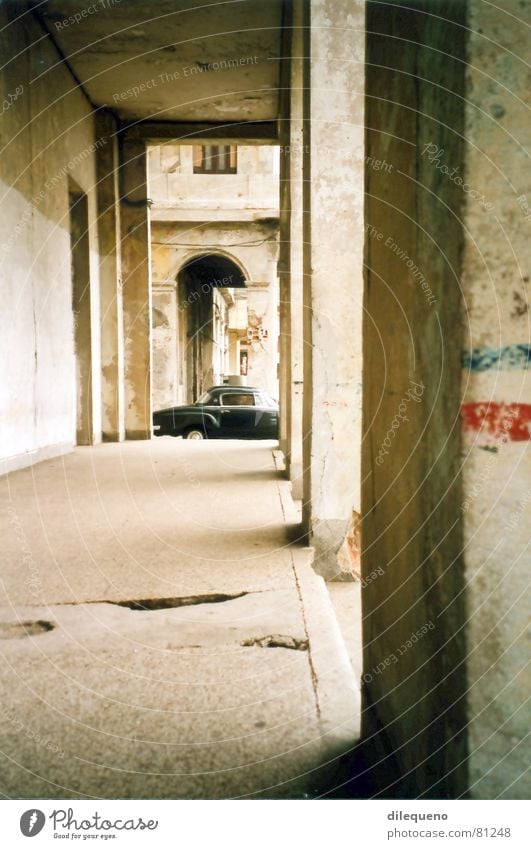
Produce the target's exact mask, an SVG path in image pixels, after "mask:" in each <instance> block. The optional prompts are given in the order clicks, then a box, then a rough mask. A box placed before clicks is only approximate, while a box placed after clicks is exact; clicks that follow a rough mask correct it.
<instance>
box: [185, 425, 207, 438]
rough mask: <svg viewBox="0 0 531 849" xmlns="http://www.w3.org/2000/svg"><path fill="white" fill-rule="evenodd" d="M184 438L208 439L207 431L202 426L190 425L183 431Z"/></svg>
mask: <svg viewBox="0 0 531 849" xmlns="http://www.w3.org/2000/svg"><path fill="white" fill-rule="evenodd" d="M183 438H184V439H206V433H205V431H204V430H203V429H202V428H200V427H189V428H188V430H185V432H184V433H183Z"/></svg>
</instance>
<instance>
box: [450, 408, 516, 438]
mask: <svg viewBox="0 0 531 849" xmlns="http://www.w3.org/2000/svg"><path fill="white" fill-rule="evenodd" d="M461 416H462V419H463V429H464V430H465V431H466V432H471V431H472V432H475V433H477V434H478V435H479V436H480V437H481V436H484V437H490V438H491V439H492V438H494V439H495V440H499V439H510V440H511V441H512V442H523V441H524V440H529V439H531V404H498V403H497V402H495V401H480V402H479V403H469V404H463V405H462V407H461Z"/></svg>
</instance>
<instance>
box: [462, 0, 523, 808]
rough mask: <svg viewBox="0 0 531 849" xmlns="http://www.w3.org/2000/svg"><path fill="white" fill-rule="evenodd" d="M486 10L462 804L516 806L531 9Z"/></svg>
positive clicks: (471, 225) (472, 215) (474, 16)
mask: <svg viewBox="0 0 531 849" xmlns="http://www.w3.org/2000/svg"><path fill="white" fill-rule="evenodd" d="M498 6H499V4H497V5H496V6H492V5H490V4H486V3H482V2H479V0H472V2H471V3H470V13H469V25H470V40H469V45H468V61H469V67H468V71H467V78H466V137H467V155H466V179H467V184H468V186H469V191H468V192H467V193H466V198H465V203H466V205H465V211H464V216H465V253H464V269H463V293H464V311H463V330H464V352H463V357H464V363H463V365H464V371H463V401H464V410H463V414H464V415H463V418H464V428H465V439H464V445H463V449H464V454H463V463H464V475H463V478H464V492H463V502H462V507H461V510H462V513H463V518H464V528H465V575H466V580H467V586H468V609H467V613H468V617H469V620H468V630H467V638H468V652H469V658H468V685H469V687H470V695H469V702H468V722H469V731H470V780H471V794H472V795H473V796H475V797H478V798H497V797H501V798H509V799H514V798H522V799H524V798H529V793H530V790H531V788H530V785H529V783H528V781H527V780H526V776H525V772H526V770H527V762H528V753H527V752H526V748H527V745H526V744H525V743H524V742H523V741H524V739H525V737H526V735H527V733H528V726H529V721H528V716H526V708H525V705H526V701H527V698H528V693H529V683H528V681H526V680H525V668H526V664H527V657H528V651H527V647H526V645H525V631H526V627H527V619H528V612H527V608H528V605H527V604H526V601H525V598H526V597H525V592H526V586H527V583H528V580H529V549H528V548H527V547H528V545H529V528H530V526H531V452H530V451H529V439H530V437H531V405H530V404H529V401H530V390H531V382H530V378H529V372H528V364H529V351H530V347H529V343H530V341H531V340H530V323H529V275H530V264H531V171H530V169H529V159H528V157H529V153H528V151H529V148H530V146H531V126H530V123H529V73H528V66H527V65H526V64H525V63H526V62H528V61H529V59H528V57H529V38H528V35H527V33H526V26H525V25H524V23H523V22H524V21H525V22H527V24H528V23H529V20H530V14H531V3H529V2H526V3H511V4H509V6H507V4H505V5H503V4H502V8H501V9H499V8H497V7H498ZM504 9H505V10H507V11H509V12H511V14H507V13H506V11H504ZM526 151H527V152H526ZM445 159H446V156H445ZM482 422H483V423H482ZM526 549H527V550H526Z"/></svg>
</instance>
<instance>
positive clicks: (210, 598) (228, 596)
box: [89, 592, 249, 610]
mask: <svg viewBox="0 0 531 849" xmlns="http://www.w3.org/2000/svg"><path fill="white" fill-rule="evenodd" d="M246 595H249V593H248V592H241V593H206V594H205V595H188V596H177V597H174V598H144V599H134V600H132V601H103V602H102V601H100V602H98V601H92V602H89V603H90V604H114V605H116V606H117V607H128V608H129V610H170V609H171V608H175V607H188V606H190V605H192V604H220V603H221V602H224V601H233V599H235V598H242V597H243V596H246Z"/></svg>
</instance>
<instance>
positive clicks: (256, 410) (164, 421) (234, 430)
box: [153, 385, 278, 439]
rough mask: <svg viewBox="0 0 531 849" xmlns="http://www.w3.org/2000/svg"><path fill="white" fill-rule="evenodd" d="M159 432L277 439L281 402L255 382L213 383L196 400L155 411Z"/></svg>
mask: <svg viewBox="0 0 531 849" xmlns="http://www.w3.org/2000/svg"><path fill="white" fill-rule="evenodd" d="M153 433H154V435H155V436H182V437H183V439H277V438H278V404H277V402H276V401H274V400H273V399H272V398H271V397H270V396H269V395H268V393H267V392H265V391H264V390H263V389H257V388H256V387H254V386H227V385H225V386H213V387H212V388H211V389H209V390H208V391H207V392H205V393H204V395H202V396H201V398H199V400H198V401H196V402H195V404H190V405H189V406H183V407H168V409H166V410H158V411H157V412H156V413H154V414H153Z"/></svg>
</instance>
